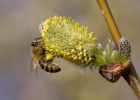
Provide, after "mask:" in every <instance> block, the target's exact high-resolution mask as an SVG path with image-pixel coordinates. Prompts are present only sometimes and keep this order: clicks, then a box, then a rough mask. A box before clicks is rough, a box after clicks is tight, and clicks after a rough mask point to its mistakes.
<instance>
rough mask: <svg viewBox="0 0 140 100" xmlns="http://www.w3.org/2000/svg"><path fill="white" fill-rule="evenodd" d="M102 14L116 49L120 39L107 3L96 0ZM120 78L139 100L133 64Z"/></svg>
mask: <svg viewBox="0 0 140 100" xmlns="http://www.w3.org/2000/svg"><path fill="white" fill-rule="evenodd" d="M97 2H98V4H99V6H100V8H101V11H102V14H103V16H104V18H105V20H106V22H107V24H108V27H109V30H110V33H111V35H112V38H113V40H114V42H115V44H116V47H117V48H118V46H119V40H120V38H121V35H120V33H119V30H118V28H117V26H116V24H115V21H114V19H113V16H112V14H111V11H110V9H109V7H108V4H107V1H106V0H97ZM122 77H123V78H124V79H125V80H126V81H127V83H128V84H129V86H130V87H131V89H132V90H133V91H134V93H135V95H136V97H137V99H138V100H140V81H139V78H138V75H137V73H136V71H135V68H134V66H133V63H132V64H131V66H130V68H129V69H127V70H126V71H125V72H124V73H123V74H122Z"/></svg>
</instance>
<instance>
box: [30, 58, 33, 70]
mask: <svg viewBox="0 0 140 100" xmlns="http://www.w3.org/2000/svg"><path fill="white" fill-rule="evenodd" d="M33 67H34V58H32V59H31V63H30V68H31V71H33Z"/></svg>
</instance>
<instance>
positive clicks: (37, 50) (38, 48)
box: [30, 38, 61, 78]
mask: <svg viewBox="0 0 140 100" xmlns="http://www.w3.org/2000/svg"><path fill="white" fill-rule="evenodd" d="M30 46H31V54H32V59H31V65H30V67H31V71H32V70H33V69H35V72H36V77H37V78H38V74H37V68H38V67H41V68H42V69H43V70H45V71H46V72H50V73H56V72H59V71H60V70H61V68H60V67H59V66H58V65H57V64H55V63H54V62H53V58H54V55H52V54H50V53H49V52H48V51H46V50H45V49H44V48H43V46H44V42H43V41H42V38H36V39H35V40H34V41H33V42H31V44H30Z"/></svg>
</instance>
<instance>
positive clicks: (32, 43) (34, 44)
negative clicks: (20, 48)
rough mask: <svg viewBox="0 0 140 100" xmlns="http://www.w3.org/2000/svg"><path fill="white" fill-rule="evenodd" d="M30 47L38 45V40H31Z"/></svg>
mask: <svg viewBox="0 0 140 100" xmlns="http://www.w3.org/2000/svg"><path fill="white" fill-rule="evenodd" d="M30 45H31V47H35V46H38V45H39V42H38V41H33V42H31V44H30Z"/></svg>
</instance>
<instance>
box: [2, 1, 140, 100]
mask: <svg viewBox="0 0 140 100" xmlns="http://www.w3.org/2000/svg"><path fill="white" fill-rule="evenodd" d="M108 2H109V5H110V8H111V11H112V13H113V15H114V18H115V20H116V23H117V25H118V28H119V30H120V32H121V34H122V36H126V37H127V38H128V39H129V40H130V41H131V44H132V59H133V63H134V65H135V67H136V70H137V72H138V75H139V76H140V73H139V72H140V66H139V65H140V62H139V61H140V53H139V52H140V48H139V42H140V34H139V33H140V0H108ZM54 15H58V16H67V17H71V18H72V19H74V20H75V21H77V22H79V23H80V24H82V25H84V26H89V32H91V31H94V32H95V36H96V37H97V38H98V42H100V43H101V44H103V46H104V47H105V44H106V43H107V42H108V39H109V38H110V39H111V36H110V34H109V30H108V27H107V24H106V23H105V20H104V18H103V16H102V14H101V11H100V8H99V6H98V4H97V2H96V0H0V35H1V36H0V99H1V100H134V99H135V96H134V94H133V92H132V90H131V89H130V87H129V86H128V85H127V83H126V82H125V81H124V79H123V78H121V79H120V80H119V81H118V82H117V83H114V84H112V83H109V82H107V81H106V80H105V79H104V78H103V77H101V75H99V73H98V71H97V72H95V73H92V72H85V73H81V72H80V71H79V70H77V69H75V68H73V67H72V66H73V65H72V64H70V63H69V62H67V61H65V60H62V59H56V62H57V63H58V64H59V65H60V66H61V68H62V71H61V72H60V73H57V74H49V73H46V72H45V71H43V70H41V69H39V72H38V73H39V80H37V79H36V77H35V74H34V72H32V73H31V72H30V60H31V55H30V42H31V41H33V40H34V38H36V37H40V33H39V31H38V25H39V24H40V23H41V22H42V21H44V20H46V19H47V18H50V17H53V16H54Z"/></svg>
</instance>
